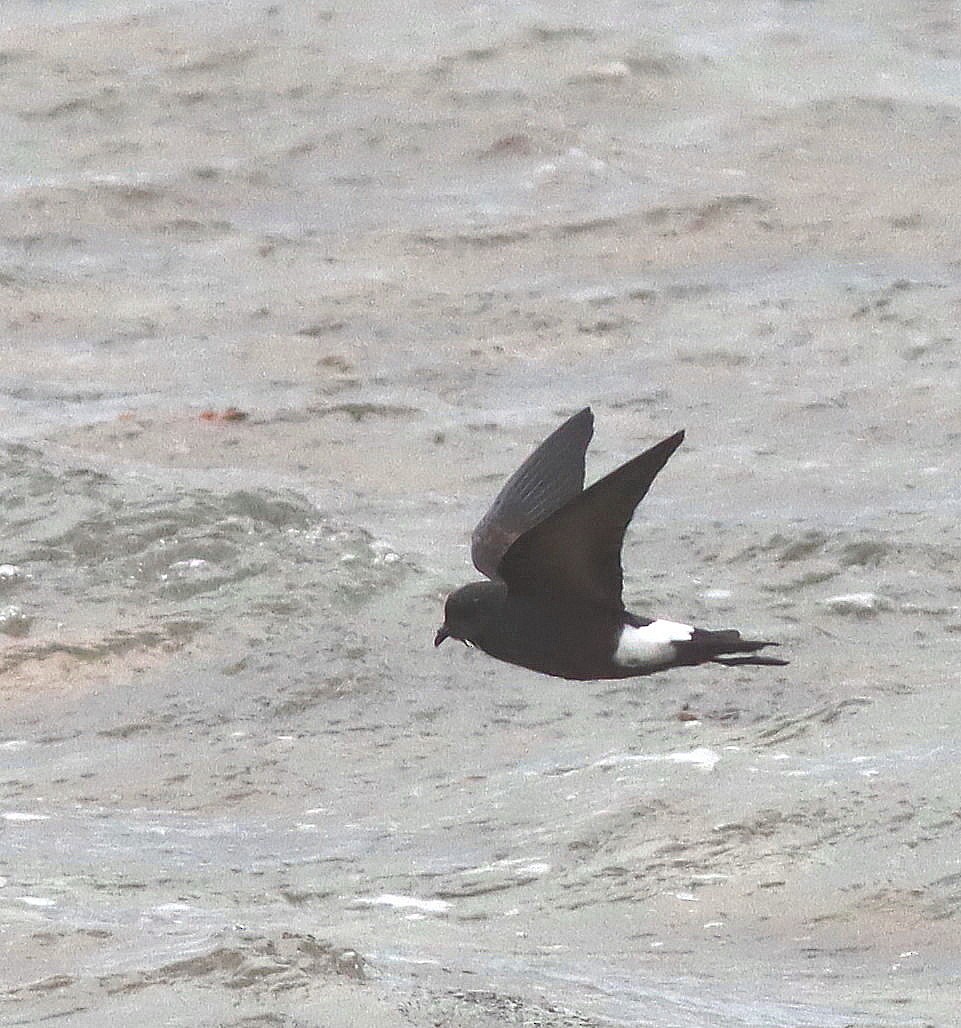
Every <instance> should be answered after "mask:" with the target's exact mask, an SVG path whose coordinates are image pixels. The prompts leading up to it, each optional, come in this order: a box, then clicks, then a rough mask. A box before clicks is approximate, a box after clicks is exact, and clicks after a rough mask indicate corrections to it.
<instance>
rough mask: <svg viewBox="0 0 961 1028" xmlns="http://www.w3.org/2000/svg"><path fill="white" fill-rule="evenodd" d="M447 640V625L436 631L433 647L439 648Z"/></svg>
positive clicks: (448, 636) (448, 634) (448, 633)
mask: <svg viewBox="0 0 961 1028" xmlns="http://www.w3.org/2000/svg"><path fill="white" fill-rule="evenodd" d="M449 638H450V630H449V629H448V627H447V625H441V626H440V628H438V629H437V635H435V636H434V645H435V646H440V644H441V643H442V642H443V641H444V640H445V639H449Z"/></svg>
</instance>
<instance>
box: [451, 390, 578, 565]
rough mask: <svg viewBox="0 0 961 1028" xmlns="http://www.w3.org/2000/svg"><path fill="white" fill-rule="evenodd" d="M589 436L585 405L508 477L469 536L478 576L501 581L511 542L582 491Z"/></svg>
mask: <svg viewBox="0 0 961 1028" xmlns="http://www.w3.org/2000/svg"><path fill="white" fill-rule="evenodd" d="M593 434H594V415H593V414H592V413H591V408H590V407H585V408H584V409H583V410H582V411H579V412H578V413H577V414H575V415H574V416H573V417H572V418H568V419H567V421H565V422H564V424H563V425H561V427H560V428H558V429H556V430H555V431H554V432H552V433H551V434H550V435H549V436H548V437H547V438H546V439H545V440H544V442H542V443H541V444H540V446H538V447H537V449H536V450H535V451H534V452H533V453H532V454H531V455H530V456H529V457H528V458H527V460H525V461H524V463H523V464H522V465H521V466H520V467H519V468H518V469H517V470H516V471H515V472H514V474H513V475H511V477H510V478H509V479H508V480H507V482H506V483H505V485H504V487H503V489H501V491H500V492H499V493H498V494H497V498H496V499H495V500H494V502H493V503H492V504H491V507H490V510H488V512H487V513H486V514H485V515H484V516H483V518H481V520H480V523H479V524H478V525H477V527H476V528H475V529H474V533H473V535H472V536H471V558H472V559H473V561H474V567H476V568H477V570H478V571H480V572H481V574H483V575H487V577H488V578H499V577H501V572H500V563H501V559H502V558H503V556H504V554H505V553H506V552H507V551H508V549H509V548H510V546H511V544H512V543H513V542H514V540H515V539H517V538H519V537H520V536H522V535H523V534H524V533H525V532H528V531H529V530H530V529H532V528H534V527H535V526H536V525H539V524H540V523H541V522H542V521H543V520H544V519H545V518H548V517H550V515H551V514H553V513H554V512H555V511H557V510H560V508H561V507H563V506H564V505H565V504H566V503H568V502H570V501H571V500H572V499H574V497H575V496H577V495H578V494H579V493H580V492H581V491H582V490H583V488H584V454H585V453H586V452H587V444H588V443H589V442H590V441H591V436H592V435H593Z"/></svg>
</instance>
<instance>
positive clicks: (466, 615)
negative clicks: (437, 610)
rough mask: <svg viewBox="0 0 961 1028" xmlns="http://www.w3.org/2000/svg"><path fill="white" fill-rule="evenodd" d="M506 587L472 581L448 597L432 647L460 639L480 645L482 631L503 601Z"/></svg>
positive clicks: (495, 583)
mask: <svg viewBox="0 0 961 1028" xmlns="http://www.w3.org/2000/svg"><path fill="white" fill-rule="evenodd" d="M505 591H506V590H505V588H504V586H503V584H502V583H500V582H471V584H470V585H464V586H461V588H460V589H457V590H455V591H454V592H452V593H451V594H450V596H448V597H447V602H446V603H445V604H444V623H443V624H442V625H441V626H440V628H438V629H437V635H435V636H434V645H435V646H440V644H441V643H442V642H443V641H444V640H445V639H460V640H461V642H464V643H467V645H471V644H476V645H480V640H481V637H482V636H483V633H484V628H485V626H486V625H487V623H488V622H489V621H490V619H491V618H492V617H493V616H494V615H495V614H496V613H497V611H498V610H499V608H500V606H501V604H502V603H503V602H504V593H505Z"/></svg>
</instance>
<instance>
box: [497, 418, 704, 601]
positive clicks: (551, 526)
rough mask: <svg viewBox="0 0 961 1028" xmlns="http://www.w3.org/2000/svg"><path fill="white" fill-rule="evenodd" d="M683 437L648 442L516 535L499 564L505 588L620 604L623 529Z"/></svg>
mask: <svg viewBox="0 0 961 1028" xmlns="http://www.w3.org/2000/svg"><path fill="white" fill-rule="evenodd" d="M683 439H684V433H683V432H677V433H675V434H674V435H672V436H671V437H670V438H669V439H665V440H663V441H662V442H660V443H658V444H657V445H656V446H652V447H651V448H650V449H649V450H647V451H645V452H644V453H642V454H641V455H640V456H639V457H635V458H634V459H633V460H631V461H628V462H627V464H624V465H622V466H621V467H619V468H618V469H617V470H616V471H612V472H611V473H610V474H609V475H608V476H607V477H606V478H602V479H601V480H600V481H599V482H595V483H594V484H593V485H592V486H591V487H590V488H589V489H586V490H584V492H582V493H581V494H580V495H579V496H577V497H576V498H575V499H574V500H572V501H571V502H570V503H568V504H566V505H565V506H564V507H562V508H560V509H559V510H557V511H556V512H555V513H554V514H553V515H552V516H551V517H549V518H547V519H546V520H544V521H542V522H541V523H540V524H538V525H536V526H535V527H534V528H532V529H530V531H528V532H526V533H525V534H524V535H522V536H521V537H520V538H518V539H517V540H516V541H515V542H514V544H513V545H512V546H511V547H510V549H509V550H508V551H507V553H506V554H504V559H503V560H502V561H501V564H500V577H501V578H502V579H503V580H504V581H505V582H506V583H507V587H508V589H509V590H510V591H511V592H516V593H527V594H530V595H538V596H546V597H551V598H559V597H563V598H566V599H574V600H577V601H580V602H587V603H592V604H597V605H599V606H602V607H607V608H610V609H611V610H617V611H620V610H622V609H623V601H622V600H621V588H622V585H623V576H622V571H621V546H622V545H623V542H624V532H625V531H626V529H627V526H628V524H629V523H630V520H631V518H632V517H633V516H634V509H635V508H636V507H637V505H638V504H639V503H640V502H641V500H643V499H644V496H645V495H646V493H647V491H648V489H650V487H651V483H652V482H653V481H654V478H655V476H656V475H657V473H658V472H659V471H660V470H661V468H663V467H664V465H665V464H666V463H667V461H668V458H669V457H670V456H671V454H672V453H673V452H674V451H675V450H676V449H677V448H678V446H680V445H681V441H682V440H683Z"/></svg>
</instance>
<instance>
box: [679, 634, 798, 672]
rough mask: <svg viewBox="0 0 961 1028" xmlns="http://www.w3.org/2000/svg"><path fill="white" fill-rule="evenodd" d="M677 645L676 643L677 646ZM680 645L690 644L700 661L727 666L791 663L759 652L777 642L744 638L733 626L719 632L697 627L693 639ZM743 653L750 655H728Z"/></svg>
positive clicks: (775, 665)
mask: <svg viewBox="0 0 961 1028" xmlns="http://www.w3.org/2000/svg"><path fill="white" fill-rule="evenodd" d="M677 645H678V644H677V643H675V646H677ZM680 645H683V646H685V647H687V646H689V647H690V648H691V656H692V657H695V658H696V659H697V660H698V662H703V661H711V662H712V663H714V664H723V665H724V666H725V667H740V666H742V665H745V664H749V665H753V666H756V667H784V666H785V665H786V664H788V663H789V661H786V660H780V659H779V658H778V657H767V656H762V655H760V654H758V653H757V651H758V650H761V649H764V647H765V646H777V645H778V644H777V643H776V642H767V641H764V642H762V641H760V640H757V639H742V638H741V633H740V632H738V631H736V630H735V629H733V628H730V629H724V630H722V631H717V632H715V631H709V630H706V629H703V628H696V629H694V634H693V635H692V636H691V641H690V642H689V643H686V644H685V643H682V644H680ZM742 653H747V654H750V656H747V657H743V656H728V654H742Z"/></svg>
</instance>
